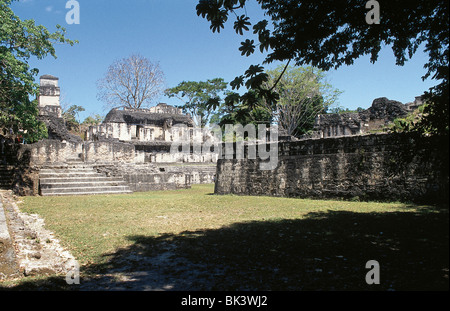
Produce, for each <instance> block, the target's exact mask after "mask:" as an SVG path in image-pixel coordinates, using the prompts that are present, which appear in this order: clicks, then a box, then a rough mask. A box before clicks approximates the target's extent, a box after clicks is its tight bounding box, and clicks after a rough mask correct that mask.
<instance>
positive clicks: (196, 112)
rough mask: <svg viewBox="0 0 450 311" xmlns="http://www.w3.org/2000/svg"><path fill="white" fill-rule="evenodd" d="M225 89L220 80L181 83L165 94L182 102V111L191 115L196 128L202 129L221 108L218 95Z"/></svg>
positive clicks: (224, 83)
mask: <svg viewBox="0 0 450 311" xmlns="http://www.w3.org/2000/svg"><path fill="white" fill-rule="evenodd" d="M226 87H227V83H226V82H224V80H223V79H222V78H215V79H210V80H207V81H199V82H196V81H183V82H181V83H180V84H178V85H177V86H176V87H173V88H169V89H167V90H166V91H165V94H166V95H167V96H168V97H176V98H178V99H180V100H181V101H183V102H184V105H182V106H181V108H182V109H183V111H184V112H185V113H190V114H191V116H192V117H193V119H194V122H195V124H196V125H197V126H199V127H204V126H206V125H207V124H208V123H209V122H210V118H211V117H212V116H213V115H214V113H215V112H216V110H217V109H218V108H219V107H220V106H221V104H222V99H221V97H220V95H221V93H223V92H224V91H225V89H226Z"/></svg>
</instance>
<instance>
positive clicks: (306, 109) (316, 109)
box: [261, 66, 341, 136]
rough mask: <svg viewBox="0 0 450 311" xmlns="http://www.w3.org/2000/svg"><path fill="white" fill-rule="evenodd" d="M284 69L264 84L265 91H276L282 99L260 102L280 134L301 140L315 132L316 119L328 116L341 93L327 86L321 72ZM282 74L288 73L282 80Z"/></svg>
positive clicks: (275, 73)
mask: <svg viewBox="0 0 450 311" xmlns="http://www.w3.org/2000/svg"><path fill="white" fill-rule="evenodd" d="M283 67H284V66H279V67H278V68H276V69H274V70H269V71H267V74H268V77H269V78H268V81H267V82H265V83H263V87H265V88H266V89H271V88H273V90H274V91H275V92H277V93H278V95H279V99H278V100H277V101H276V102H268V101H266V100H264V99H263V100H262V101H261V102H262V103H263V108H264V109H265V110H266V111H268V112H269V114H270V115H271V116H272V120H273V121H275V122H277V123H278V126H279V128H280V129H281V130H284V131H285V132H286V134H287V135H293V136H299V135H302V134H305V133H307V132H308V131H310V130H312V129H313V125H314V121H315V118H316V116H317V115H318V114H319V113H325V112H326V111H327V109H328V108H329V107H330V106H331V105H333V104H334V103H335V102H336V100H337V97H338V96H339V94H340V93H341V92H340V91H339V90H336V89H333V87H332V86H331V85H330V84H328V83H326V81H325V74H324V72H323V71H322V70H320V69H317V68H314V67H311V66H307V67H288V68H286V69H284V68H283ZM283 70H285V72H284V74H283V75H282V76H281V72H282V71H283ZM280 76H281V79H279V77H280ZM278 79H279V80H278ZM275 83H276V84H275Z"/></svg>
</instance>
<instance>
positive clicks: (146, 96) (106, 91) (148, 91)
mask: <svg viewBox="0 0 450 311" xmlns="http://www.w3.org/2000/svg"><path fill="white" fill-rule="evenodd" d="M97 87H98V91H99V92H98V94H97V97H98V99H99V100H101V101H103V102H104V103H106V104H107V105H108V106H110V107H113V108H116V107H128V108H144V107H148V106H150V105H151V104H152V102H153V100H155V99H156V98H157V97H158V96H159V95H161V94H162V92H163V90H164V73H163V72H162V70H161V69H160V67H159V65H158V64H157V63H152V62H150V61H149V60H148V59H147V58H145V57H143V56H141V55H138V54H134V55H131V56H130V57H128V58H123V59H120V60H116V61H114V62H113V64H112V65H111V66H109V68H108V70H107V72H106V74H105V76H104V77H103V78H102V79H100V80H99V81H98V82H97Z"/></svg>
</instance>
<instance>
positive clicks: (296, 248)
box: [14, 208, 449, 291]
mask: <svg viewBox="0 0 450 311" xmlns="http://www.w3.org/2000/svg"><path fill="white" fill-rule="evenodd" d="M448 220H449V219H448V209H443V210H438V209H429V208H428V209H422V210H421V211H420V212H416V211H415V210H414V211H413V210H412V209H407V208H406V209H405V211H404V212H386V213H353V212H349V211H328V212H323V213H309V214H308V215H307V216H306V217H305V218H303V219H294V220H286V219H281V220H270V221H252V222H243V223H235V224H233V225H231V226H227V227H223V228H220V229H211V230H197V231H185V232H182V233H180V234H163V235H161V236H159V237H148V236H129V237H128V238H129V240H130V241H132V245H131V246H130V247H128V248H126V249H120V250H118V251H117V252H115V253H113V254H105V255H104V256H107V258H108V261H107V262H106V263H105V264H97V265H95V264H94V265H91V266H88V267H84V269H83V270H82V274H83V275H86V276H91V277H87V278H86V279H83V278H82V279H81V285H80V286H78V287H76V286H75V287H72V288H71V289H80V290H90V289H99V290H102V289H125V290H126V289H133V290H142V289H165V290H274V291H275V290H448V289H449V280H448V266H449V239H448V232H449V226H448ZM369 260H377V261H378V262H379V264H380V281H381V282H380V284H379V285H368V284H367V283H366V282H365V276H366V274H367V273H368V271H369V269H366V267H365V265H366V262H367V261H369ZM95 274H100V275H101V276H100V277H98V278H95V277H93V276H94V275H95ZM118 274H120V275H121V276H120V277H117V275H118ZM40 282H44V281H40ZM45 282H47V283H45V284H49V283H51V280H49V279H47V280H45ZM42 284H44V283H42ZM42 284H39V283H34V284H22V285H21V286H18V287H17V288H14V289H24V288H27V287H30V286H31V287H39V286H41V285H42ZM45 284H44V285H45ZM57 287H58V286H57ZM61 288H62V289H67V286H61V287H58V289H61Z"/></svg>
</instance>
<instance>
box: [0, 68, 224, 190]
mask: <svg viewBox="0 0 450 311" xmlns="http://www.w3.org/2000/svg"><path fill="white" fill-rule="evenodd" d="M40 83H41V92H40V93H41V96H40V97H39V111H40V120H42V121H43V122H44V123H45V124H46V126H47V128H48V134H49V137H48V139H45V140H41V141H39V142H37V143H34V144H28V145H17V144H11V143H9V144H7V145H5V146H3V145H4V144H3V145H2V146H3V148H4V149H5V150H3V151H2V155H3V154H7V155H8V156H7V158H8V161H7V162H8V166H6V165H3V166H2V167H1V172H3V173H4V174H6V173H11V171H14V173H13V174H11V176H9V177H10V179H6V178H5V179H4V181H2V182H3V183H5V184H6V183H7V184H8V185H11V187H13V188H14V189H15V191H16V192H17V193H19V194H21V195H36V194H41V195H67V194H98V193H130V192H132V191H148V190H161V189H178V188H189V187H190V186H191V184H192V183H211V182H213V178H214V174H215V169H216V160H217V153H215V152H212V151H214V150H212V151H211V152H204V153H202V154H194V153H193V152H192V150H189V151H188V152H186V150H182V149H181V148H180V149H179V148H173V145H174V142H178V141H180V140H181V139H182V138H184V137H185V135H186V134H188V135H190V136H188V137H191V138H190V139H191V140H193V139H197V140H201V141H203V140H208V139H210V138H211V137H212V136H208V135H205V134H204V133H203V132H199V133H201V134H200V135H196V134H195V133H196V132H195V129H194V128H193V122H192V119H191V118H190V116H189V115H184V114H182V112H181V110H180V109H178V108H176V107H172V106H169V105H167V104H159V105H157V106H156V107H152V108H150V109H122V110H120V109H113V110H112V111H110V113H109V114H108V115H107V116H106V118H105V121H104V122H103V124H101V125H99V126H96V127H91V128H90V129H89V131H88V133H87V138H88V139H87V140H86V141H83V140H82V139H81V138H80V137H79V136H76V135H73V134H71V133H70V132H69V131H68V130H67V128H66V127H65V125H64V120H63V119H62V118H61V107H60V105H59V94H60V89H59V87H58V78H56V77H54V76H50V75H44V76H42V77H41V79H40ZM179 125H184V127H179ZM186 131H188V133H186ZM205 136H206V137H205ZM175 147H177V145H175ZM11 167H14V168H15V170H12V169H10V168H11Z"/></svg>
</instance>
